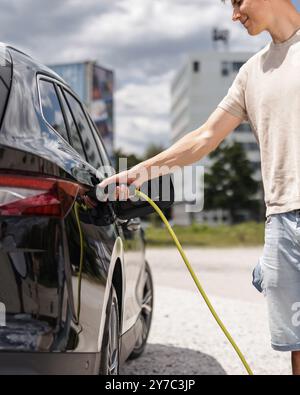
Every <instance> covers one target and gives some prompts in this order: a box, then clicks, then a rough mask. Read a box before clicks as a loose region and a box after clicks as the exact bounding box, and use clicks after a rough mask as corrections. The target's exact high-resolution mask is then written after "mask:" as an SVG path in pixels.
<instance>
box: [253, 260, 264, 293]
mask: <svg viewBox="0 0 300 395" xmlns="http://www.w3.org/2000/svg"><path fill="white" fill-rule="evenodd" d="M252 284H253V286H254V287H255V288H256V289H257V290H258V291H259V292H263V291H264V288H263V271H262V265H261V259H260V260H259V262H258V264H257V265H256V266H255V268H254V269H253V272H252Z"/></svg>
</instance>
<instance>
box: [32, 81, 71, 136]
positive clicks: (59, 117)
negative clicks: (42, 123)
mask: <svg viewBox="0 0 300 395" xmlns="http://www.w3.org/2000/svg"><path fill="white" fill-rule="evenodd" d="M39 87H40V95H41V105H42V112H43V115H44V118H45V120H46V121H47V122H48V123H49V125H51V126H52V127H53V129H55V130H56V131H57V132H58V133H59V134H60V135H61V136H62V137H63V138H64V139H65V140H66V141H69V138H68V132H67V128H66V124H65V120H64V117H63V113H62V110H61V106H60V103H59V100H58V97H57V94H56V90H55V87H54V84H53V83H52V82H50V81H46V80H40V81H39Z"/></svg>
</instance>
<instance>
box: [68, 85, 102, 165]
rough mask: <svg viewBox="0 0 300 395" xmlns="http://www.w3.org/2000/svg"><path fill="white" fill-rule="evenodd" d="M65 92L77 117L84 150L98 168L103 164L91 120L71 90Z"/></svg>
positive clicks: (88, 158) (89, 160) (92, 163)
mask: <svg viewBox="0 0 300 395" xmlns="http://www.w3.org/2000/svg"><path fill="white" fill-rule="evenodd" d="M64 93H65V97H66V99H67V102H68V103H69V105H70V109H71V111H72V114H73V117H74V118H75V122H76V125H77V128H78V131H79V134H80V138H81V141H82V143H83V147H84V151H85V153H86V156H87V161H88V163H90V164H91V165H92V166H93V167H94V168H95V169H98V168H99V167H100V166H101V162H100V155H99V151H98V148H97V145H96V142H95V139H94V136H93V132H92V130H91V128H90V125H89V122H88V120H87V118H86V116H85V113H84V111H83V109H82V106H81V104H80V103H79V101H78V100H77V99H75V97H74V96H72V95H71V94H70V93H69V92H67V91H66V90H64Z"/></svg>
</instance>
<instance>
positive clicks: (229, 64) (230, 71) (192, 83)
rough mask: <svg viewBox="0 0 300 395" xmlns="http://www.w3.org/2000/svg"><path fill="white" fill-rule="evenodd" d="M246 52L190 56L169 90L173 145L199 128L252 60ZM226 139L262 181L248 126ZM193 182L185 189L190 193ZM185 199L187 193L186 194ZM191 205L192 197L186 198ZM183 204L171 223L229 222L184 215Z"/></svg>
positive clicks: (217, 215)
mask: <svg viewBox="0 0 300 395" xmlns="http://www.w3.org/2000/svg"><path fill="white" fill-rule="evenodd" d="M252 55H253V54H252V53H248V52H228V51H227V52H226V51H225V52H217V51H215V52H207V53H196V54H191V55H189V57H188V59H187V61H186V62H185V64H184V65H183V67H182V68H181V69H180V70H179V71H178V72H177V73H176V75H175V77H174V80H173V82H172V86H171V101H172V104H171V123H172V125H171V133H172V135H171V140H172V143H174V142H176V141H177V140H178V139H180V138H181V137H183V136H184V135H185V134H186V133H188V132H190V131H192V130H194V129H196V128H197V127H199V126H200V125H202V124H203V123H204V122H205V121H206V120H207V118H208V117H209V115H210V114H211V113H212V112H213V111H214V110H215V109H216V107H217V105H218V104H219V102H220V101H221V100H222V99H223V97H224V96H225V95H226V94H227V91H228V89H229V88H230V86H231V84H232V82H233V81H234V79H235V77H236V75H237V73H238V71H239V69H240V67H241V66H242V65H243V64H244V63H245V62H246V61H247V60H248V59H249V58H250V57H251V56H252ZM227 139H229V140H235V141H238V142H240V143H242V145H243V146H244V148H245V150H246V153H247V157H248V159H249V160H250V161H251V163H252V164H253V167H254V168H255V170H256V173H255V178H256V179H257V180H261V172H260V153H259V147H258V144H257V142H256V139H255V137H254V134H253V133H252V132H251V129H250V125H249V124H247V123H243V124H241V125H240V127H239V128H238V129H237V130H235V131H234V132H233V133H231V134H230V135H229V136H228V137H227ZM197 165H202V166H204V167H205V169H207V168H209V166H210V160H209V158H208V157H206V158H203V159H202V160H201V161H200V162H199V163H198V164H195V165H194V167H195V166H197ZM191 183H192V181H191V180H190V181H187V182H186V184H185V186H184V188H186V189H187V190H190V187H191ZM175 187H176V190H177V194H178V192H180V194H182V190H181V186H180V185H178V184H177V185H176V184H175ZM185 195H188V192H187V191H186V192H185ZM187 200H188V201H192V200H193V198H192V197H190V198H189V197H188V198H187ZM185 208H186V205H185V204H179V203H178V204H175V206H174V211H173V213H174V222H175V223H178V224H189V223H190V222H191V220H192V219H195V220H196V221H197V222H208V223H224V222H228V221H229V217H228V213H226V212H223V211H222V210H219V211H215V212H213V213H209V212H203V211H201V212H198V213H193V214H189V213H186V209H185Z"/></svg>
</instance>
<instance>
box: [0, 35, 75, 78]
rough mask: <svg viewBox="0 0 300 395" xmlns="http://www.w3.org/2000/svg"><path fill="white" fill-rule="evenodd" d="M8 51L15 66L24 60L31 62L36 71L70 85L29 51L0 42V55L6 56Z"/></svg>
mask: <svg viewBox="0 0 300 395" xmlns="http://www.w3.org/2000/svg"><path fill="white" fill-rule="evenodd" d="M7 51H8V52H9V54H10V56H11V61H12V63H13V65H14V67H18V64H19V63H20V61H22V63H23V62H24V61H25V62H26V63H28V64H30V67H31V68H32V70H33V71H34V72H35V73H38V72H39V73H43V74H46V75H48V76H51V77H53V78H55V79H57V80H58V81H61V82H62V83H64V84H65V85H67V86H68V84H67V83H66V82H65V81H64V80H63V79H62V78H61V76H60V75H58V74H57V73H56V72H55V71H53V70H52V69H50V68H49V67H47V66H45V65H44V64H42V63H41V62H39V61H38V60H36V59H34V58H33V57H31V56H30V55H28V54H27V53H25V52H23V51H21V50H20V49H18V48H16V47H15V46H13V45H10V44H6V43H2V42H0V55H2V56H4V54H5V53H7Z"/></svg>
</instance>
